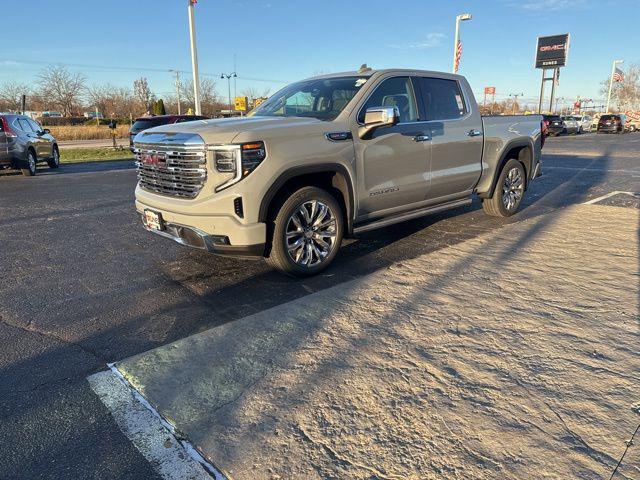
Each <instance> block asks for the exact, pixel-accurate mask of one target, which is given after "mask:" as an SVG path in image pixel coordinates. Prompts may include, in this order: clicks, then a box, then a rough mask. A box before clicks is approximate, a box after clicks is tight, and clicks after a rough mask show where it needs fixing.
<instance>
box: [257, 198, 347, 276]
mask: <svg viewBox="0 0 640 480" xmlns="http://www.w3.org/2000/svg"><path fill="white" fill-rule="evenodd" d="M343 225H344V218H343V214H342V209H341V208H340V205H339V204H338V202H337V201H336V199H335V198H334V197H333V196H332V195H331V194H330V193H329V192H327V191H325V190H322V189H320V188H317V187H303V188H301V189H299V190H297V191H296V192H295V193H293V194H292V195H291V196H290V197H289V198H288V199H287V200H286V201H285V202H284V203H283V204H282V206H281V207H280V209H279V210H278V212H277V213H276V215H275V218H274V220H273V236H272V239H271V251H270V252H269V256H268V258H267V261H268V262H269V264H270V265H271V266H273V267H274V268H276V269H278V270H280V271H281V272H283V273H286V274H288V275H292V276H296V277H303V276H309V275H315V274H317V273H319V272H320V271H322V270H324V269H325V268H326V267H327V266H328V265H329V264H330V263H331V262H332V261H333V259H334V258H335V256H336V254H337V253H338V250H339V248H340V244H341V242H342V236H343Z"/></svg>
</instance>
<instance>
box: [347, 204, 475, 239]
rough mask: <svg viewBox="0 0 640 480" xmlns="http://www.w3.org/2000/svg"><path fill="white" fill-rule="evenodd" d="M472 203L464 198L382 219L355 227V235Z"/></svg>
mask: <svg viewBox="0 0 640 480" xmlns="http://www.w3.org/2000/svg"><path fill="white" fill-rule="evenodd" d="M471 201H472V200H471V198H463V199H461V200H454V201H453V202H447V203H441V204H440V205H434V206H432V207H426V208H421V209H419V210H412V211H410V212H405V213H401V214H399V215H396V216H393V217H387V218H382V219H380V220H375V221H373V222H371V223H367V224H365V225H362V226H359V227H354V228H353V234H354V235H357V234H359V233H363V232H368V231H370V230H375V229H376V228H382V227H387V226H389V225H394V224H396V223H400V222H404V221H407V220H413V219H414V218H419V217H424V216H425V215H430V214H432V213H438V212H442V211H444V210H450V209H452V208H457V207H462V206H463V205H469V204H470V203H471Z"/></svg>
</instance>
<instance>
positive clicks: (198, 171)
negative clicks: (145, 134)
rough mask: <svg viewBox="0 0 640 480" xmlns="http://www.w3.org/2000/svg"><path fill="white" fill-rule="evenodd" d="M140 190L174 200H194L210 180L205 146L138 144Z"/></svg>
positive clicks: (137, 159)
mask: <svg viewBox="0 0 640 480" xmlns="http://www.w3.org/2000/svg"><path fill="white" fill-rule="evenodd" d="M135 154H136V166H137V167H138V181H139V184H140V187H141V188H143V189H145V190H149V191H151V192H155V193H160V194H162V195H169V196H172V197H184V198H194V197H195V196H197V195H198V193H200V190H202V187H203V186H204V182H205V181H206V179H207V152H206V149H205V148H204V146H202V147H200V146H197V147H196V146H178V145H159V144H138V143H136V149H135Z"/></svg>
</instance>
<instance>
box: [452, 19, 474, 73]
mask: <svg viewBox="0 0 640 480" xmlns="http://www.w3.org/2000/svg"><path fill="white" fill-rule="evenodd" d="M472 18H473V16H472V15H471V14H470V13H462V14H460V15H457V16H456V35H455V37H454V39H453V68H452V71H453V73H458V62H456V57H457V56H458V43H459V42H460V22H464V21H467V20H471V19H472ZM461 56H462V52H461Z"/></svg>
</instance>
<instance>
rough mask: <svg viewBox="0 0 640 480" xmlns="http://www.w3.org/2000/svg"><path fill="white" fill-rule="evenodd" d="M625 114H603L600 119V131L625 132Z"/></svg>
mask: <svg viewBox="0 0 640 480" xmlns="http://www.w3.org/2000/svg"><path fill="white" fill-rule="evenodd" d="M625 123H626V122H625V116H624V115H602V116H601V117H600V120H599V121H598V133H624V132H625Z"/></svg>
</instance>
